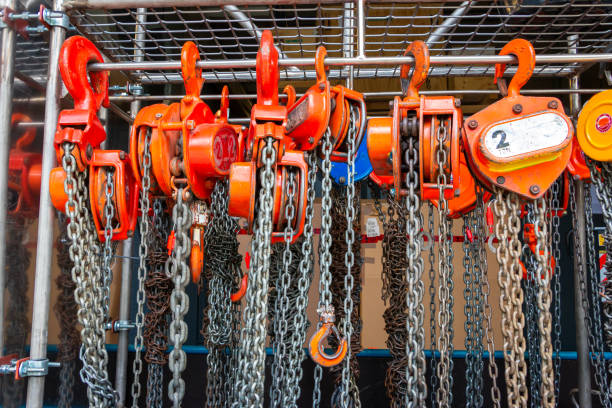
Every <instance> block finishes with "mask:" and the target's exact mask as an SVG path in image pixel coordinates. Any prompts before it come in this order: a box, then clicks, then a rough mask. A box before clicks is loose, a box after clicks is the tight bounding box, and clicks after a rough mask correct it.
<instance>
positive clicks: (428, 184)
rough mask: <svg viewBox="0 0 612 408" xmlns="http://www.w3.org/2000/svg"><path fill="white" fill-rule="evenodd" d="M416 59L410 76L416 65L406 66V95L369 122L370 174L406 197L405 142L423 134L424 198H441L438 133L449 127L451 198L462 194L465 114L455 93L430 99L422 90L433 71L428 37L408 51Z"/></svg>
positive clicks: (403, 74) (447, 192)
mask: <svg viewBox="0 0 612 408" xmlns="http://www.w3.org/2000/svg"><path fill="white" fill-rule="evenodd" d="M407 54H411V55H413V56H414V58H415V65H414V71H413V74H412V77H411V78H410V79H408V73H409V70H410V67H409V66H407V65H404V66H402V70H401V78H400V82H401V86H402V91H403V93H404V98H403V99H400V98H399V97H395V99H394V100H393V105H392V110H391V117H388V118H373V119H371V120H370V122H369V124H368V136H367V137H368V139H367V146H368V154H369V156H370V162H371V163H372V168H373V171H372V173H371V174H370V178H371V179H372V180H373V181H374V182H375V183H377V184H378V185H380V186H381V187H383V188H386V189H392V191H393V194H394V195H395V197H396V198H398V199H399V198H400V197H401V196H403V195H405V194H406V192H407V190H406V189H405V185H404V183H405V181H404V180H405V174H404V173H402V171H401V162H402V159H403V157H402V155H403V154H404V152H403V150H402V148H401V140H402V139H406V138H418V141H419V164H420V172H419V176H420V188H421V190H420V195H421V198H422V199H424V200H434V199H436V198H437V197H438V183H437V176H438V168H437V165H436V164H435V163H436V160H435V152H436V150H437V149H438V143H439V142H438V132H440V131H441V128H442V126H441V125H442V124H444V125H445V126H444V127H445V128H446V129H447V133H446V135H445V137H444V138H443V139H444V143H445V145H446V150H447V154H448V162H447V166H446V168H445V173H446V180H447V183H446V185H444V186H442V188H443V189H444V195H445V197H446V198H447V199H452V198H454V197H456V196H457V195H458V194H459V186H460V182H461V173H460V163H459V158H460V154H461V153H460V136H459V129H460V125H461V123H462V120H463V114H462V112H461V110H460V109H459V108H458V103H457V101H456V100H455V98H454V97H452V96H438V97H424V96H420V95H419V92H418V90H419V88H420V87H421V85H422V84H423V82H425V79H426V78H427V72H428V70H429V51H428V49H427V46H426V45H425V43H423V42H422V41H414V42H413V43H411V44H410V45H409V46H408V48H407V49H406V52H405V55H407Z"/></svg>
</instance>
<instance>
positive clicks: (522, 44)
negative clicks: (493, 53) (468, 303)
mask: <svg viewBox="0 0 612 408" xmlns="http://www.w3.org/2000/svg"><path fill="white" fill-rule="evenodd" d="M507 54H513V55H515V56H516V57H517V59H518V64H519V65H518V68H517V72H516V74H515V75H514V77H513V78H512V81H511V82H510V85H509V86H508V96H506V97H504V98H502V99H501V100H499V101H497V102H495V103H494V104H492V105H490V106H488V107H486V108H485V109H483V110H481V111H480V112H478V113H476V114H474V115H473V116H471V117H470V118H468V119H466V121H465V124H464V133H463V142H464V145H465V146H466V153H467V157H468V163H469V165H470V168H471V169H472V172H473V173H474V175H475V176H476V177H477V178H478V179H479V181H480V182H481V183H482V184H483V185H484V186H486V187H487V188H488V189H492V188H493V187H495V186H497V187H500V188H503V189H505V190H508V191H512V192H515V193H517V194H519V195H521V196H523V197H525V198H528V199H535V198H540V197H542V195H544V193H545V192H546V191H547V190H548V188H549V187H550V185H551V184H552V183H553V182H554V181H555V180H556V179H557V178H558V177H559V176H560V175H561V173H562V172H563V171H564V170H565V168H566V166H567V164H568V161H569V159H570V156H571V153H572V137H573V133H574V129H573V125H572V122H571V120H570V119H569V118H568V117H567V116H566V115H565V112H564V110H563V106H562V105H561V102H560V101H559V100H558V99H556V98H549V97H527V96H522V95H520V94H519V91H520V89H521V87H522V86H523V85H524V84H525V83H527V81H528V80H529V78H530V77H531V75H532V73H533V69H534V67H535V51H534V49H533V46H532V45H531V43H529V42H528V41H526V40H523V39H515V40H512V41H511V42H509V43H508V44H506V45H505V46H504V47H503V48H502V50H501V51H500V55H507ZM504 70H505V65H503V64H498V65H496V67H495V81H497V78H499V77H501V76H502V75H503V72H504Z"/></svg>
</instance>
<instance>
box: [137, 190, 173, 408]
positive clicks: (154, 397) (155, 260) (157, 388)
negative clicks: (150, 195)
mask: <svg viewBox="0 0 612 408" xmlns="http://www.w3.org/2000/svg"><path fill="white" fill-rule="evenodd" d="M152 207H153V218H152V219H151V220H150V227H152V229H151V232H150V239H149V237H148V236H147V235H142V236H143V239H142V240H143V241H145V244H144V245H147V250H146V254H147V259H146V260H147V263H146V265H147V267H148V273H147V274H146V279H145V282H144V290H145V299H146V306H147V312H146V314H145V315H144V325H143V332H142V337H143V343H142V344H143V345H144V348H145V350H146V352H145V355H144V360H145V361H146V362H147V364H148V366H147V394H146V403H147V406H148V407H161V406H163V393H164V391H163V382H164V370H163V368H164V365H166V364H167V362H168V357H167V354H166V348H167V346H168V338H167V331H168V314H169V309H170V294H171V292H172V281H171V279H170V278H169V277H168V276H166V274H165V270H164V269H165V268H164V265H165V263H166V260H167V259H168V251H167V249H166V242H167V240H168V228H169V225H168V218H169V217H168V214H167V212H166V209H165V207H164V204H163V200H162V199H156V200H154V201H153V206H152ZM147 218H148V217H147ZM141 222H142V219H141ZM147 242H148V244H147ZM148 245H150V247H149V246H148ZM143 249H145V247H144V246H143ZM143 252H144V251H143ZM138 309H139V312H140V305H139V307H138ZM138 346H140V344H139V345H138ZM136 350H138V348H136ZM132 368H134V367H132ZM136 368H138V367H136Z"/></svg>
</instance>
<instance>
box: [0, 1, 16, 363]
mask: <svg viewBox="0 0 612 408" xmlns="http://www.w3.org/2000/svg"><path fill="white" fill-rule="evenodd" d="M7 7H10V8H12V9H14V8H15V0H11V1H9V2H8V4H7ZM0 52H2V55H0V163H1V164H0V356H1V355H3V354H4V299H5V298H4V293H5V286H6V270H5V268H4V265H5V264H6V256H5V252H6V218H7V208H8V204H7V200H8V187H7V186H8V159H9V149H10V148H11V127H12V126H11V116H12V113H13V110H12V108H13V104H12V103H11V101H12V99H13V78H14V72H15V32H14V31H13V30H12V29H11V28H10V27H9V26H5V27H4V28H3V29H2V50H1V51H0Z"/></svg>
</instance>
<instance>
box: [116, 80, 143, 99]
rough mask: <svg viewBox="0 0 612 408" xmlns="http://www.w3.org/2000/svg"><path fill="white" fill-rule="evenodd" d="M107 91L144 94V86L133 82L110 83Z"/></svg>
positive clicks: (119, 93)
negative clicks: (122, 83)
mask: <svg viewBox="0 0 612 408" xmlns="http://www.w3.org/2000/svg"><path fill="white" fill-rule="evenodd" d="M108 90H109V92H112V93H113V94H114V95H122V96H128V95H136V96H140V95H144V94H145V93H144V87H143V86H142V84H134V83H131V82H127V83H126V84H125V85H112V86H109V87H108Z"/></svg>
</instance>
